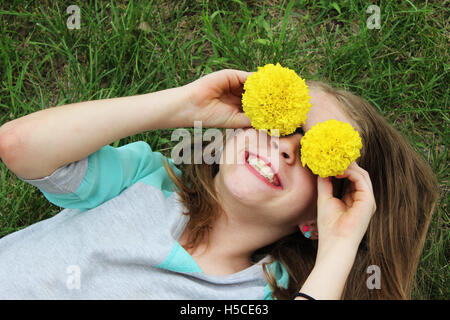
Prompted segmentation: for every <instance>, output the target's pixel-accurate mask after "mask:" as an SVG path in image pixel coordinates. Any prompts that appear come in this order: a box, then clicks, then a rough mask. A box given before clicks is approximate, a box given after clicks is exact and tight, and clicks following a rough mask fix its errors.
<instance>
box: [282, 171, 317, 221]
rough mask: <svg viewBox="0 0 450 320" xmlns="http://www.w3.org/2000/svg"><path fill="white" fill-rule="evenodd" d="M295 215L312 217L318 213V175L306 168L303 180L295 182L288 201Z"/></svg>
mask: <svg viewBox="0 0 450 320" xmlns="http://www.w3.org/2000/svg"><path fill="white" fill-rule="evenodd" d="M288 202H289V203H290V207H291V208H292V209H293V210H292V211H291V213H292V215H293V216H297V217H300V216H302V217H306V216H308V217H310V218H312V216H315V215H316V213H317V177H316V176H314V175H313V174H311V173H309V172H307V171H306V170H305V172H304V174H303V177H302V179H301V180H298V183H297V184H295V186H294V190H292V193H291V194H290V199H289V201H288Z"/></svg>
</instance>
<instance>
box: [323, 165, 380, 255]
mask: <svg viewBox="0 0 450 320" xmlns="http://www.w3.org/2000/svg"><path fill="white" fill-rule="evenodd" d="M317 178H318V181H317V190H318V200H317V228H318V232H319V251H320V250H321V247H322V249H323V251H326V250H328V249H329V248H333V247H335V246H336V247H339V248H342V245H341V244H344V247H345V246H350V247H352V248H354V249H357V248H358V246H359V243H360V242H361V240H362V238H363V236H364V234H365V232H366V230H367V227H368V226H369V222H370V219H371V217H372V215H373V214H374V212H375V210H376V208H377V207H376V204H375V197H374V195H373V189H372V182H371V180H370V176H369V174H368V172H367V171H366V170H364V169H362V168H361V167H360V166H358V165H357V164H356V162H352V163H351V164H350V166H349V167H348V168H347V170H345V172H344V174H342V175H338V176H336V178H337V179H343V178H347V179H349V180H350V184H349V186H348V187H347V190H346V193H345V195H344V196H343V198H342V200H340V199H338V198H335V197H333V185H332V183H331V178H330V177H328V178H321V177H319V176H318V177H317Z"/></svg>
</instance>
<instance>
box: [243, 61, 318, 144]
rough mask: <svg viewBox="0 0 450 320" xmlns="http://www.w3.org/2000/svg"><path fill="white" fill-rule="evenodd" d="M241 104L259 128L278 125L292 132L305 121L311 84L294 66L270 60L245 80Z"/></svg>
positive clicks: (268, 128)
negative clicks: (292, 67) (293, 68)
mask: <svg viewBox="0 0 450 320" xmlns="http://www.w3.org/2000/svg"><path fill="white" fill-rule="evenodd" d="M244 90H245V92H244V94H243V95H242V107H243V110H244V113H245V115H246V116H247V117H248V118H249V119H250V121H251V125H252V126H253V127H254V128H255V129H257V130H266V131H267V132H268V134H269V135H272V133H271V129H278V130H279V135H280V136H283V135H289V134H291V133H293V132H294V131H295V129H296V128H298V127H299V126H301V125H302V124H304V123H305V121H306V114H307V113H308V111H309V109H310V108H311V103H310V102H309V100H310V99H311V97H310V96H309V90H308V86H307V85H306V84H305V80H303V79H302V78H301V77H299V76H298V75H297V74H296V73H295V71H294V70H291V69H288V68H284V67H282V66H281V65H280V64H279V63H277V65H276V66H275V65H273V64H267V65H265V66H264V67H258V71H257V72H255V73H253V74H251V75H250V76H249V77H248V78H247V80H246V81H245V83H244Z"/></svg>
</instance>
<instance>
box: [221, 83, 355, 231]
mask: <svg viewBox="0 0 450 320" xmlns="http://www.w3.org/2000/svg"><path fill="white" fill-rule="evenodd" d="M310 95H311V104H312V107H311V109H310V112H309V113H308V115H307V120H306V123H305V124H304V125H303V126H302V128H303V130H304V132H307V131H308V130H309V129H310V128H311V127H312V126H313V125H315V124H316V123H317V122H323V121H326V120H329V119H336V120H340V121H344V122H348V123H351V122H350V120H349V119H348V118H347V117H346V116H345V115H344V114H343V113H342V112H341V110H340V108H339V107H337V105H336V102H335V101H334V100H333V99H332V98H331V97H329V96H328V95H326V94H325V93H323V92H321V91H320V90H314V89H311V90H310ZM351 124H352V123H351ZM352 125H353V124H352ZM302 138H303V132H300V133H295V134H292V135H289V136H283V137H279V138H277V137H271V136H269V135H268V134H267V133H266V132H265V131H263V130H255V129H254V128H246V129H240V131H238V133H237V134H235V135H234V136H232V137H230V138H228V139H227V141H226V144H225V146H224V149H223V152H222V155H221V160H220V161H221V162H220V163H221V164H220V169H219V172H218V173H217V175H216V177H215V178H214V179H215V184H216V188H218V192H219V194H220V195H221V196H222V197H223V200H224V201H228V204H227V203H225V205H226V207H227V208H234V209H235V210H234V211H235V212H239V215H245V216H246V217H248V218H249V219H253V220H252V221H258V222H261V223H264V224H267V225H272V226H277V225H278V226H279V225H283V226H291V227H292V232H294V231H295V230H296V228H297V226H298V225H299V224H301V223H313V222H314V221H315V219H316V215H317V175H315V174H313V173H312V172H311V170H310V169H309V168H308V167H303V166H302V164H301V161H300V152H301V150H300V146H301V145H300V141H301V139H302ZM256 158H259V159H260V160H262V161H263V162H264V163H265V165H267V166H268V167H270V169H269V168H265V169H264V168H263V169H260V170H255V169H254V166H252V165H251V163H253V164H254V163H255V161H256V160H255V159H256ZM261 170H266V172H272V173H274V174H275V175H276V178H275V179H274V180H272V183H271V182H270V181H269V180H268V179H266V178H264V177H263V176H262V175H260V174H259V173H258V172H257V171H259V172H261ZM267 175H270V173H269V174H266V176H267ZM275 180H278V181H279V183H277V181H275ZM226 210H227V209H225V211H226ZM231 211H233V210H231ZM255 219H256V220H255Z"/></svg>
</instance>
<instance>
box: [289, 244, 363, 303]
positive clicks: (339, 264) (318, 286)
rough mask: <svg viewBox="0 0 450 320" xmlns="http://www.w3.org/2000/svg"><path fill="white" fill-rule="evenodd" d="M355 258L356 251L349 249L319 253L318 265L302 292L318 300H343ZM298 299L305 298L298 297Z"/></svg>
mask: <svg viewBox="0 0 450 320" xmlns="http://www.w3.org/2000/svg"><path fill="white" fill-rule="evenodd" d="M319 251H320V249H319ZM355 256H356V250H354V249H349V248H348V247H342V249H341V250H337V249H334V250H330V251H329V252H326V253H325V252H318V256H317V259H316V264H315V266H314V268H313V270H312V271H311V273H310V275H309V276H308V278H307V279H306V281H305V283H304V284H303V286H302V288H301V289H300V292H303V293H306V294H308V295H310V296H311V297H313V298H314V299H316V300H339V299H341V296H342V292H343V290H344V286H345V283H346V281H347V278H348V275H349V273H350V270H351V269H352V266H353V263H354V260H355ZM296 299H303V298H300V297H297V298H296Z"/></svg>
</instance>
